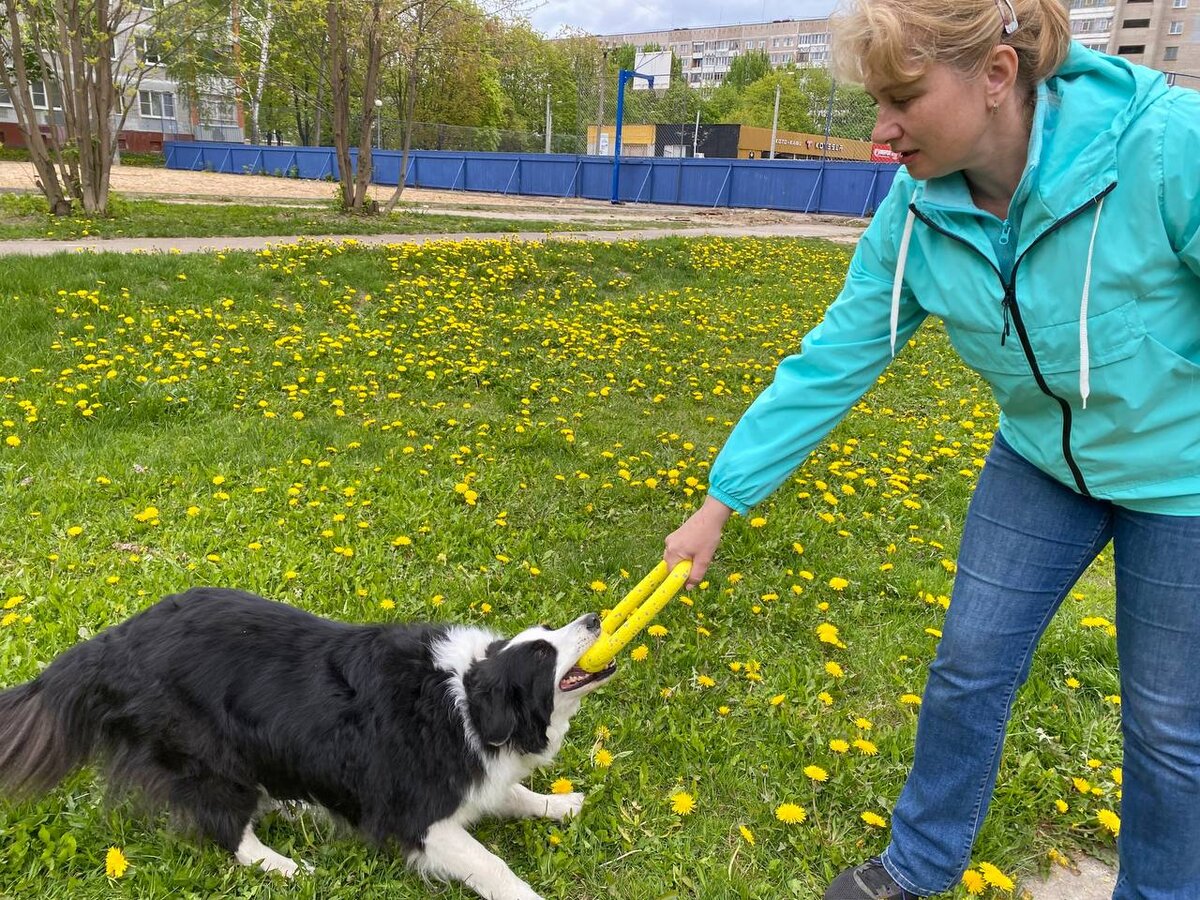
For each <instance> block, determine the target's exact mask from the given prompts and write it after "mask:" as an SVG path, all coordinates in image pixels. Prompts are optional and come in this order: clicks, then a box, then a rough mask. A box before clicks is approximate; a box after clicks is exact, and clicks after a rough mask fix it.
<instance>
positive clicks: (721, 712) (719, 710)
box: [717, 706, 729, 716]
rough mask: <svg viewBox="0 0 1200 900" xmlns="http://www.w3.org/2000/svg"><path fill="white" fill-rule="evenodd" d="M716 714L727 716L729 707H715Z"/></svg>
mask: <svg viewBox="0 0 1200 900" xmlns="http://www.w3.org/2000/svg"><path fill="white" fill-rule="evenodd" d="M717 715H718V716H727V715H729V707H728V706H718V707H717Z"/></svg>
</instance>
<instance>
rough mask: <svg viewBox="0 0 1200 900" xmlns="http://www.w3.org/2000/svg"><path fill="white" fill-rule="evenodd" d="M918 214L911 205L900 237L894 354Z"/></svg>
mask: <svg viewBox="0 0 1200 900" xmlns="http://www.w3.org/2000/svg"><path fill="white" fill-rule="evenodd" d="M916 218H917V214H916V213H915V212H914V211H913V208H912V207H911V206H910V207H909V208H908V217H907V218H905V220H904V234H903V236H901V238H900V258H899V259H898V260H897V261H896V277H895V278H893V279H892V316H891V325H892V356H895V355H896V332H897V330H899V327H900V291H901V289H902V288H903V287H904V264H905V263H906V262H907V261H908V241H909V239H910V238H911V237H912V230H913V222H915V221H916Z"/></svg>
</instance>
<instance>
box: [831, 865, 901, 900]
mask: <svg viewBox="0 0 1200 900" xmlns="http://www.w3.org/2000/svg"><path fill="white" fill-rule="evenodd" d="M824 900H920V894H913V893H910V892H909V891H906V890H905V889H904V888H902V887H900V885H898V884H896V880H895V879H894V878H892V876H891V875H889V874H888V873H887V869H885V868H884V867H883V863H882V862H881V861H880V859H879V857H878V856H875V857H872V858H871V859H868V860H867V861H866V862H865V863H862V864H861V865H857V866H855V867H854V868H853V869H847V870H846V871H844V872H842V874H840V875H839V876H838V877H837V878H835V879H833V883H832V884H830V885H829V887H828V888H826V890H825V896H824Z"/></svg>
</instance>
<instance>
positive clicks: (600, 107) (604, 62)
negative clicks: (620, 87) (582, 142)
mask: <svg viewBox="0 0 1200 900" xmlns="http://www.w3.org/2000/svg"><path fill="white" fill-rule="evenodd" d="M607 74H608V50H607V48H606V49H605V50H604V51H603V57H602V58H601V61H600V78H599V82H600V91H599V94H600V102H599V103H598V104H597V105H596V155H597V156H599V155H600V132H601V131H603V130H604V77H605V75H607Z"/></svg>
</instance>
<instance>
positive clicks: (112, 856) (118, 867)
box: [104, 847, 129, 878]
mask: <svg viewBox="0 0 1200 900" xmlns="http://www.w3.org/2000/svg"><path fill="white" fill-rule="evenodd" d="M128 868H129V860H128V859H126V858H125V854H124V853H122V852H121V849H120V848H119V847H109V848H108V852H107V853H106V854H104V874H105V875H107V876H108V877H109V878H120V877H121V876H122V875H124V874H125V870H126V869H128Z"/></svg>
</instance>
